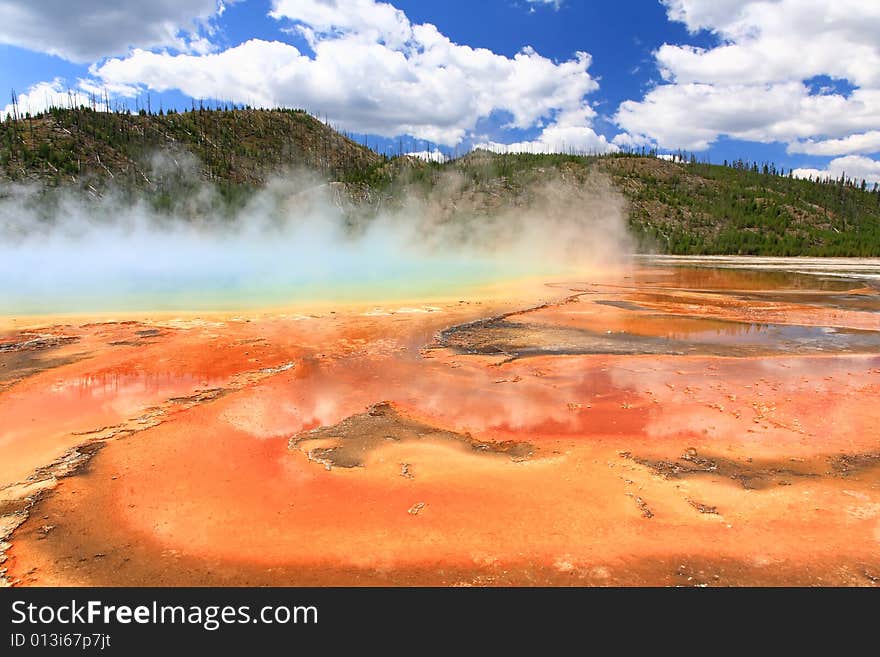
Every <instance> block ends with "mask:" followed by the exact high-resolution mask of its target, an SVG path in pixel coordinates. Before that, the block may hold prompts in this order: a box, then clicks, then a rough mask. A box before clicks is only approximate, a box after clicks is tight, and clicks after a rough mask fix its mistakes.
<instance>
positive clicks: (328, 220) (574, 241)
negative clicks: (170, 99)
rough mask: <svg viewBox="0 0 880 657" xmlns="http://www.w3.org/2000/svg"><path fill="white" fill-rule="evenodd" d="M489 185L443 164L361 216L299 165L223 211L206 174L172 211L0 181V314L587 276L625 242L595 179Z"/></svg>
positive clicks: (609, 263) (387, 292) (276, 301)
mask: <svg viewBox="0 0 880 657" xmlns="http://www.w3.org/2000/svg"><path fill="white" fill-rule="evenodd" d="M156 162H159V163H162V162H164V160H162V159H161V158H160V159H159V160H157V161H156ZM156 162H154V164H156ZM154 173H155V172H154ZM493 194H495V192H494V191H493V189H492V188H491V187H490V188H488V189H482V190H474V189H473V188H472V187H471V186H469V184H468V179H467V178H466V177H465V176H462V175H457V174H446V175H444V176H443V177H441V179H440V180H439V181H438V182H437V183H436V184H435V185H434V186H433V188H432V190H431V192H430V193H422V194H421V195H418V194H410V195H408V196H407V197H406V199H405V201H404V202H403V203H402V205H400V206H398V207H396V208H395V209H391V210H385V211H382V210H380V211H378V212H375V211H374V212H372V213H370V215H369V216H367V215H366V214H365V213H363V212H357V211H354V212H353V211H352V208H353V207H354V206H351V205H350V197H349V195H348V192H347V191H346V190H345V188H344V187H343V186H342V185H340V184H339V183H322V182H321V181H318V180H315V179H314V177H313V176H311V175H308V174H300V175H296V176H293V177H289V178H285V179H277V180H275V181H273V182H272V183H270V184H268V185H267V186H266V187H265V188H264V189H263V190H261V191H259V192H258V193H256V194H255V195H254V196H253V197H252V198H251V199H250V200H249V201H248V202H247V203H246V204H245V205H244V207H242V208H241V209H239V210H237V211H235V212H233V213H231V215H230V213H229V212H225V211H221V210H217V209H213V208H219V207H222V206H221V204H219V203H218V200H217V192H216V190H214V189H213V188H212V187H210V186H207V185H200V186H199V187H198V188H196V189H195V190H193V191H192V192H191V193H188V194H187V195H186V202H185V203H182V204H178V205H177V206H175V208H174V209H173V210H172V211H171V212H170V213H166V212H158V211H156V210H155V209H153V208H152V207H151V206H150V205H149V204H148V203H146V202H145V201H143V200H136V201H132V200H131V199H126V198H124V197H123V195H121V194H116V195H114V194H106V195H105V196H104V197H103V198H100V199H94V198H91V199H90V198H86V197H83V196H82V195H80V194H78V193H74V192H64V193H60V194H56V195H54V196H53V195H51V194H50V195H49V196H48V197H47V196H46V191H45V190H42V189H38V188H36V187H28V186H6V187H0V287H2V289H3V295H2V296H0V314H31V313H34V314H36V313H54V312H76V311H83V312H85V311H98V310H109V311H116V310H161V309H191V310H197V309H235V308H246V307H258V306H274V305H284V304H293V303H296V302H302V301H311V300H334V301H335V300H339V301H357V300H370V301H374V300H381V299H392V298H409V299H417V298H424V299H426V300H427V299H428V298H433V297H437V296H451V295H455V294H456V293H457V292H458V291H460V290H463V289H467V288H469V287H470V286H474V285H479V284H485V283H490V282H496V281H499V280H503V279H510V278H514V277H519V276H526V275H540V274H545V275H554V274H561V273H562V272H569V273H571V272H576V271H581V272H583V271H585V270H590V271H592V272H596V271H597V270H598V269H606V268H611V267H616V266H618V265H620V264H621V262H622V261H623V254H625V253H627V252H628V251H629V250H630V249H629V246H630V244H629V240H628V237H627V233H626V230H625V222H624V219H623V218H624V216H625V205H624V201H623V199H622V197H621V196H620V195H619V194H618V193H616V192H614V191H613V190H612V189H611V187H610V184H609V183H608V182H607V181H606V180H604V179H602V178H598V177H590V178H587V179H586V180H582V181H580V182H577V183H573V182H572V181H570V180H566V179H565V178H564V177H562V178H557V179H552V180H549V181H545V182H542V183H541V184H540V185H537V186H534V187H532V188H530V189H527V190H524V191H523V192H522V193H521V194H520V195H519V197H518V200H517V201H516V203H514V202H512V201H511V199H510V198H504V197H503V196H502V195H500V194H499V195H498V196H497V198H496V196H494V195H493ZM499 199H500V200H499ZM493 203H494V205H493ZM373 209H374V210H375V205H374V207H373Z"/></svg>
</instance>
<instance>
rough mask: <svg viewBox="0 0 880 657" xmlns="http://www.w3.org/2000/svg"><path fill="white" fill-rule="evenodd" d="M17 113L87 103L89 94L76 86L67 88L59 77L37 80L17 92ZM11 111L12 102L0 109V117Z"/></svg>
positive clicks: (33, 112)
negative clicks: (22, 91)
mask: <svg viewBox="0 0 880 657" xmlns="http://www.w3.org/2000/svg"><path fill="white" fill-rule="evenodd" d="M16 100H17V103H18V113H19V114H20V115H22V116H24V115H25V114H27V113H30V114H32V115H33V114H38V113H40V112H44V111H46V110H47V109H49V108H50V107H71V106H72V107H79V106H80V105H87V104H88V103H89V94H88V93H87V92H86V93H84V92H83V90H81V89H77V88H75V87H74V88H68V87H67V86H65V84H64V82H63V80H61V78H55V79H54V80H51V81H49V82H38V83H37V84H35V85H33V86H32V87H30V88H29V89H28V90H27V91H26V92H24V93H21V94H18V97H17V99H16ZM12 113H13V107H12V103H11V102H10V103H9V104H8V105H6V107H4V108H3V109H0V119H5V118H6V117H7V116H9V115H11V114H12Z"/></svg>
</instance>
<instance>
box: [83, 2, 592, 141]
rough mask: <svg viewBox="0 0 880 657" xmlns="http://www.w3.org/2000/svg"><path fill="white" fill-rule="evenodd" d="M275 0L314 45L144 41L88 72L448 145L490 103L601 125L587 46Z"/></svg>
mask: <svg viewBox="0 0 880 657" xmlns="http://www.w3.org/2000/svg"><path fill="white" fill-rule="evenodd" d="M272 7H273V8H272V11H271V14H270V15H271V16H272V17H273V18H275V19H277V20H278V21H280V22H281V23H282V24H283V25H284V26H285V29H292V30H297V31H299V32H300V33H302V34H303V35H304V36H305V38H306V39H307V41H308V43H309V46H310V48H311V50H312V52H311V53H304V52H301V51H300V50H299V49H297V48H296V47H295V46H293V45H291V44H288V43H282V42H279V41H265V40H260V39H253V40H250V41H247V42H245V43H242V44H240V45H238V46H235V47H233V48H229V49H227V50H224V51H221V52H216V53H209V54H204V55H194V54H185V53H183V54H174V53H168V52H158V53H157V52H149V51H147V50H144V49H136V50H134V51H133V52H132V53H131V54H130V55H128V56H127V57H123V58H117V59H111V60H109V61H107V62H104V63H103V64H101V65H98V66H94V67H93V68H92V70H91V73H92V75H93V76H94V77H95V78H96V79H97V80H99V81H100V83H101V84H106V85H111V86H114V87H115V88H120V89H125V88H130V89H132V90H135V89H143V88H149V89H153V90H156V91H165V90H168V89H179V90H181V91H183V92H184V93H186V94H188V95H190V96H194V97H197V98H198V97H204V98H222V99H228V100H235V101H238V102H243V103H249V104H252V105H259V106H274V105H283V106H293V107H303V108H305V109H308V110H310V111H313V112H316V113H320V114H321V115H325V116H327V117H328V118H329V119H330V121H331V122H332V123H333V124H334V125H336V126H337V127H339V128H341V129H344V130H350V131H354V132H360V133H371V134H378V135H382V136H387V137H392V136H397V135H401V134H409V135H413V136H415V137H418V138H420V139H426V140H429V141H432V142H435V143H438V144H444V145H449V146H453V145H456V144H459V143H460V142H462V141H463V140H464V139H465V138H466V137H467V136H468V135H469V134H470V133H471V132H472V131H473V130H474V129H475V127H476V125H477V123H478V121H480V120H481V119H484V118H486V117H489V116H492V115H496V116H497V115H504V116H509V117H510V120H509V122H508V123H507V124H506V125H505V126H504V127H505V128H517V129H530V128H533V127H535V126H536V125H538V124H539V122H541V121H543V120H551V118H552V117H554V116H567V117H574V118H579V120H580V121H581V123H580V124H578V125H575V124H574V118H572V119H571V121H570V122H569V123H562V124H560V123H559V121H556V124H557V127H558V129H559V130H563V129H565V130H569V131H571V132H572V134H571V136H570V138H571V139H575V138H576V135H575V134H574V132H575V130H576V129H579V130H580V131H581V132H582V133H583V134H581V136H580V138H581V139H582V140H583V139H591V138H594V137H595V133H593V132H592V129H591V126H590V124H589V121H590V120H591V119H592V114H591V113H590V112H588V111H585V109H584V108H585V105H584V97H585V96H586V95H587V94H589V93H591V92H594V91H595V90H596V89H598V84H597V83H596V81H595V80H594V79H593V78H592V77H591V75H590V73H589V71H588V69H589V66H590V63H591V60H590V56H589V55H588V54H587V53H585V52H578V53H575V55H574V57H572V58H571V59H569V60H566V61H562V62H554V61H552V60H550V59H548V58H547V57H544V56H542V55H540V54H538V53H537V52H536V51H535V50H534V49H532V48H529V47H525V48H523V50H521V51H520V52H519V53H517V54H516V55H514V56H513V57H507V56H504V55H499V54H496V53H494V52H492V51H490V50H487V49H484V48H472V47H470V46H466V45H461V44H457V43H454V42H453V41H451V40H450V39H449V38H448V37H446V36H445V35H443V34H441V33H440V32H439V31H438V29H437V28H436V27H435V26H434V25H431V24H413V23H411V22H410V21H409V19H408V18H407V17H406V15H405V14H404V13H403V12H401V11H400V10H398V9H395V8H394V7H392V6H391V5H390V4H387V3H383V2H376V1H374V0H351V1H350V2H346V3H344V4H343V3H336V2H325V1H320V0H275V2H274V3H273V5H272ZM130 93H134V91H131V92H130ZM587 131H589V132H587Z"/></svg>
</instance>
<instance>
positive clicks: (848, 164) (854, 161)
mask: <svg viewBox="0 0 880 657" xmlns="http://www.w3.org/2000/svg"><path fill="white" fill-rule="evenodd" d="M792 175H793V176H794V177H795V178H813V179H814V180H815V179H817V178H818V179H823V178H840V177H841V176H842V175H846V177H847V178H851V179H853V180H865V181H867V182H868V183H869V184H873V183H880V161H878V160H872V159H871V158H869V157H864V156H861V155H847V156H846V157H838V158H835V159H833V160H831V162H829V163H828V167H827V168H825V169H795V170H794V171H793V172H792Z"/></svg>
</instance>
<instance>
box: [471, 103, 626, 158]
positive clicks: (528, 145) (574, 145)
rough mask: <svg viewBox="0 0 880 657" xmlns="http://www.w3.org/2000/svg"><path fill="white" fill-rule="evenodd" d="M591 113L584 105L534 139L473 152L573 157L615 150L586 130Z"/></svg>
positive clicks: (566, 113)
mask: <svg viewBox="0 0 880 657" xmlns="http://www.w3.org/2000/svg"><path fill="white" fill-rule="evenodd" d="M594 116H595V111H594V110H593V109H592V108H590V107H589V106H588V105H586V104H584V105H582V106H581V107H580V108H578V109H577V110H570V111H564V112H560V113H559V116H558V117H557V118H556V120H555V121H553V122H552V123H550V124H549V125H547V126H546V127H545V128H544V129H543V130H541V134H540V135H538V137H537V138H535V139H531V140H527V141H519V142H514V143H511V144H506V143H499V142H496V141H485V142H482V143H479V144H476V145H475V146H474V148H482V149H485V150H489V151H494V152H496V153H574V154H596V153H608V152H613V151H617V150H619V148H618V145H617V144H614V143H609V142H608V140H607V139H605V137H604V136H603V135H599V134H597V133H596V132H595V131H594V130H593V129H592V128H591V127H589V126H590V124H591V122H592V119H593V117H594Z"/></svg>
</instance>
